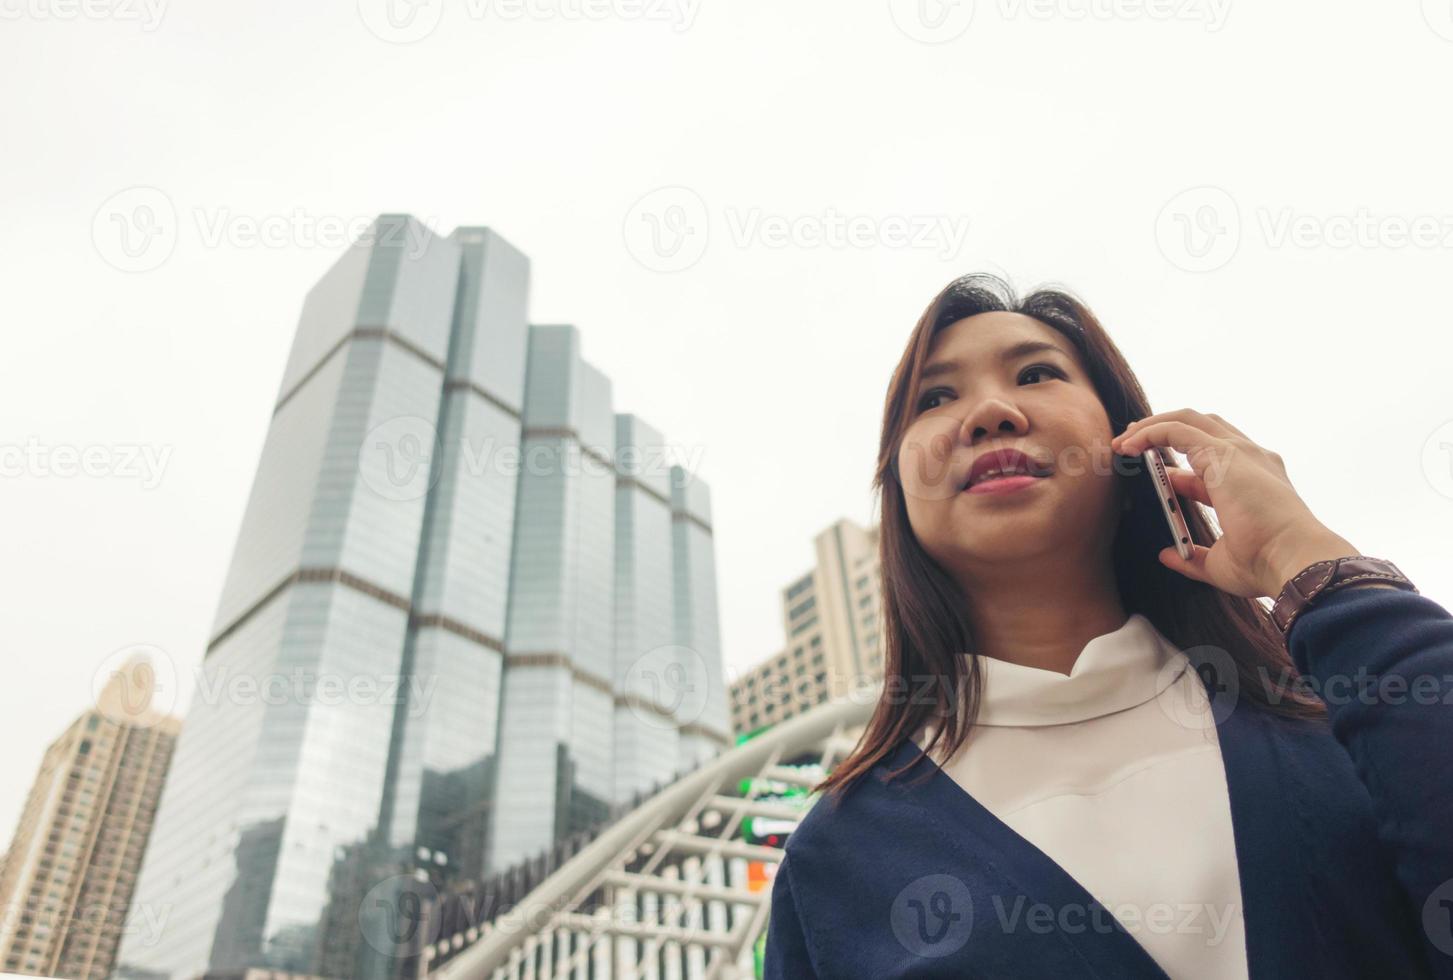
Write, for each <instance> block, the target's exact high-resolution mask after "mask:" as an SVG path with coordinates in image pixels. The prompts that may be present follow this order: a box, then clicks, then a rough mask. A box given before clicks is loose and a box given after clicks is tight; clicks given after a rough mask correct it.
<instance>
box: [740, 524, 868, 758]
mask: <svg viewBox="0 0 1453 980" xmlns="http://www.w3.org/2000/svg"><path fill="white" fill-rule="evenodd" d="M814 549H815V551H816V554H817V562H816V564H815V565H814V566H813V567H812V568H811V569H810V570H809V571H807V572H806V573H805V574H803V575H801V576H800V577H798V578H797V579H796V580H794V581H793V582H791V583H789V584H788V585H787V586H786V587H785V588H783V590H782V620H783V622H782V625H783V631H784V634H785V635H786V637H787V645H786V646H785V647H783V648H782V650H780V651H778V652H777V653H775V654H773V655H772V656H770V657H768V658H767V659H766V660H764V661H762V662H761V663H759V664H757V665H756V666H755V667H753V668H751V669H750V670H748V671H746V672H745V673H743V674H742V675H741V676H740V677H738V678H736V679H735V680H734V681H733V682H732V684H731V711H732V728H733V730H734V731H735V732H736V733H737V734H745V733H747V732H754V731H756V730H758V729H760V728H764V727H766V726H768V725H774V724H776V723H777V722H779V721H785V720H786V719H788V718H791V717H793V716H794V715H798V714H801V713H802V712H804V711H806V710H807V709H809V708H811V707H812V706H813V705H817V704H822V703H823V702H825V701H830V700H833V699H834V698H840V697H844V696H846V695H847V694H849V693H850V692H852V691H853V690H855V689H856V688H858V687H859V686H861V685H864V684H872V683H878V682H881V681H882V679H883V639H882V635H881V628H880V620H881V611H882V590H881V583H880V579H879V568H878V566H879V562H878V529H877V527H876V526H875V527H873V528H864V527H862V526H861V525H859V524H857V523H855V522H853V521H851V520H848V519H846V518H844V519H842V520H840V521H838V522H837V523H835V524H833V525H832V526H831V527H828V528H827V529H826V530H824V531H822V532H821V533H820V534H818V535H817V538H816V539H815V541H814Z"/></svg>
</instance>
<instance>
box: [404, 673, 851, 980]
mask: <svg viewBox="0 0 1453 980" xmlns="http://www.w3.org/2000/svg"><path fill="white" fill-rule="evenodd" d="M876 700H877V698H876V692H873V691H869V690H863V691H857V692H854V693H853V694H852V695H850V696H848V697H847V698H844V699H841V700H838V701H833V702H829V703H827V704H822V705H819V706H817V707H815V708H812V709H811V710H809V711H807V712H805V713H803V714H801V715H798V716H797V717H795V718H791V719H789V720H787V721H785V722H782V723H781V724H779V725H776V726H775V727H773V728H771V729H768V730H767V731H765V732H763V733H762V734H760V735H757V736H755V737H754V738H752V739H750V740H749V741H747V742H745V743H743V744H741V745H738V746H736V747H734V748H732V749H729V750H728V751H726V752H724V753H722V754H721V755H720V756H717V757H716V758H715V759H711V760H709V761H707V762H706V763H704V764H703V765H702V766H701V768H699V769H697V770H695V771H694V772H692V773H690V774H688V775H685V776H683V777H681V778H680V779H678V780H677V781H675V782H674V783H671V784H670V785H669V786H667V787H665V788H664V789H662V790H661V791H660V792H659V793H657V794H655V795H654V796H652V797H651V798H649V799H647V800H646V801H645V802H643V803H642V804H641V805H640V806H639V807H638V808H637V809H635V810H634V811H632V812H631V813H628V814H626V815H625V816H623V817H621V818H620V819H619V820H617V821H615V822H614V823H613V824H611V825H610V826H609V827H607V828H605V829H604V830H603V831H601V832H600V834H599V835H598V836H596V837H595V839H594V840H592V841H590V842H589V843H588V844H586V845H585V847H584V848H583V849H582V850H580V851H579V853H577V854H575V855H574V856H573V857H571V858H569V860H567V861H566V862H565V863H564V864H563V865H561V866H560V867H559V868H558V869H556V870H555V871H554V872H553V873H551V874H550V875H549V876H548V877H546V878H545V879H544V880H543V881H542V882H540V883H539V884H538V885H537V886H536V887H534V888H533V889H531V890H530V891H529V892H528V893H527V894H526V895H525V896H524V897H523V898H522V899H521V900H520V901H519V902H518V903H516V904H514V905H513V907H511V908H509V909H508V910H505V911H499V912H498V913H497V914H496V915H494V916H493V918H492V921H488V922H483V923H482V924H481V925H479V926H477V927H475V926H471V927H468V928H466V929H464V930H462V931H454V932H452V934H451V932H450V930H447V929H445V930H441V931H438V932H436V933H435V935H436V936H437V939H436V940H435V941H434V942H432V943H431V944H430V945H428V946H427V947H426V948H425V949H424V950H423V951H422V953H423V960H424V966H425V969H426V971H427V973H428V975H429V976H432V977H438V978H442V980H553V978H561V977H571V978H582V980H583V978H595V977H613V978H622V980H633V978H646V980H655V978H661V980H677V978H690V980H698V978H699V980H737V978H742V977H750V976H752V975H753V948H754V946H755V944H756V942H757V940H758V938H759V937H760V936H761V935H762V933H763V932H764V931H765V929H766V926H767V914H768V910H769V907H770V898H771V888H770V875H769V874H767V872H768V871H774V870H775V868H776V865H777V864H778V863H779V862H780V861H781V857H782V850H781V847H780V846H774V845H773V844H772V843H769V842H768V841H770V840H773V839H774V838H773V837H771V836H770V835H769V834H767V833H765V832H762V831H760V830H759V829H757V828H760V827H761V826H763V825H765V826H774V824H772V821H780V822H781V823H779V824H776V825H775V826H779V827H786V826H790V825H791V824H795V822H796V821H797V820H799V819H800V818H801V817H802V815H803V813H805V812H806V809H807V808H808V807H810V806H811V805H812V803H813V802H815V797H812V796H809V795H807V789H808V788H809V787H811V786H812V785H814V784H816V783H817V782H818V781H819V780H820V779H821V778H822V777H823V776H824V775H825V774H826V773H827V772H828V771H830V770H831V769H832V767H833V766H834V765H835V764H836V763H837V762H838V761H839V760H841V759H842V758H843V757H844V756H845V755H847V754H848V753H849V752H850V751H851V750H852V748H853V746H854V745H855V744H856V741H857V738H858V737H859V735H860V733H861V731H862V728H863V726H864V725H866V723H867V721H868V718H869V716H870V715H871V714H872V710H873V705H874V703H875V702H876ZM748 818H750V819H751V821H753V822H754V823H755V824H756V827H754V828H753V832H752V833H748V825H747V823H746V821H747V820H748ZM782 837H785V834H783V835H781V836H779V837H778V838H775V839H777V840H780V839H781V838H782ZM749 838H750V839H749ZM754 872H758V873H754Z"/></svg>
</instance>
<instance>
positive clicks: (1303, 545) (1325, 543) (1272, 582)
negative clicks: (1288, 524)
mask: <svg viewBox="0 0 1453 980" xmlns="http://www.w3.org/2000/svg"><path fill="white" fill-rule="evenodd" d="M1360 554H1362V552H1360V551H1358V550H1357V549H1356V548H1355V547H1354V546H1353V545H1352V542H1350V541H1348V540H1347V539H1346V538H1344V537H1342V536H1341V535H1338V534H1334V533H1333V532H1331V531H1329V530H1327V529H1326V528H1325V527H1323V528H1322V529H1321V530H1320V531H1313V532H1310V533H1303V534H1299V535H1294V536H1292V537H1291V540H1289V541H1288V542H1287V545H1286V546H1285V547H1284V548H1282V549H1279V550H1276V551H1274V552H1273V553H1272V555H1271V556H1270V558H1269V560H1268V562H1267V568H1268V569H1269V572H1268V575H1267V578H1266V579H1265V581H1264V582H1263V583H1262V587H1263V588H1264V589H1266V590H1267V591H1265V592H1263V593H1262V594H1263V595H1267V596H1271V597H1273V598H1275V597H1276V596H1278V595H1280V594H1281V590H1282V588H1283V587H1285V586H1286V584H1287V582H1289V581H1290V580H1291V579H1292V578H1293V577H1294V576H1296V575H1297V574H1298V573H1299V572H1301V571H1303V570H1304V569H1306V567H1307V566H1308V565H1314V564H1316V563H1317V562H1319V561H1331V560H1333V559H1334V558H1346V557H1348V556H1349V555H1360ZM1357 584H1361V583H1357ZM1369 584H1372V583H1369ZM1376 584H1379V585H1380V584H1381V583H1376ZM1355 587H1357V586H1356V585H1349V586H1347V588H1355ZM1384 587H1386V588H1391V586H1384Z"/></svg>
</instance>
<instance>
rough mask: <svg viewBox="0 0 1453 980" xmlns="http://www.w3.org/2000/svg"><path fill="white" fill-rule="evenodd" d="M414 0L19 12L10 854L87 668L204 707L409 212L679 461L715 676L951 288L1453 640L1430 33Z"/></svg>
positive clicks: (1059, 3)
mask: <svg viewBox="0 0 1453 980" xmlns="http://www.w3.org/2000/svg"><path fill="white" fill-rule="evenodd" d="M394 2H396V3H398V4H399V6H398V8H397V9H395V10H392V11H390V10H389V9H387V8H385V7H384V6H383V3H384V0H377V2H374V0H359V2H343V0H338V2H324V3H306V4H304V3H296V2H289V3H282V2H272V3H268V2H258V3H251V4H244V5H236V4H233V5H220V4H215V3H202V2H197V0H175V2H171V3H167V2H165V0H86V4H85V6H84V8H83V7H82V6H81V4H80V2H79V0H0V13H3V16H4V17H5V18H6V23H5V24H4V25H3V29H0V66H3V67H0V72H3V78H4V83H5V84H4V89H5V92H6V95H5V98H4V99H3V101H0V132H3V133H4V134H5V142H6V149H5V151H4V153H3V154H0V178H3V180H0V186H3V188H4V192H5V213H6V220H5V222H4V223H3V225H0V268H3V269H4V282H5V288H4V297H5V318H4V327H3V330H4V347H3V355H0V420H3V431H0V446H4V447H9V448H8V449H6V450H5V451H6V452H7V453H8V454H9V455H7V456H5V457H4V458H3V460H0V461H3V462H4V463H5V465H6V469H5V472H4V474H3V475H0V515H3V517H0V519H3V522H4V523H3V532H4V533H3V541H4V547H5V560H4V561H3V562H0V577H3V578H0V595H3V596H4V599H3V603H0V616H3V620H0V625H3V630H4V633H3V636H4V639H5V651H4V653H5V658H6V663H7V664H8V665H9V676H8V682H7V683H6V684H5V685H4V689H3V690H4V693H3V705H0V707H3V710H0V726H3V728H0V740H3V744H4V745H5V749H6V751H5V753H4V755H5V764H4V765H5V770H4V778H3V780H0V846H4V841H8V840H9V835H10V832H11V829H12V828H13V826H14V821H15V819H16V818H17V816H18V812H19V808H20V806H21V804H22V802H23V799H24V794H25V792H26V790H27V788H28V786H29V784H30V781H31V779H32V778H33V775H34V773H35V769H36V766H37V764H38V763H39V761H40V758H41V754H42V752H43V750H44V747H45V745H46V744H47V743H48V742H49V741H50V740H51V739H53V738H54V737H56V736H57V735H58V734H59V733H60V732H61V731H62V730H63V728H64V727H65V726H66V724H67V723H68V722H69V721H70V720H71V719H72V718H73V717H74V716H75V714H76V713H77V712H79V711H81V710H82V709H83V707H84V706H85V704H86V702H87V700H88V699H89V698H90V696H91V691H92V679H93V677H94V676H95V674H96V672H97V669H98V667H99V666H100V665H101V664H103V663H104V662H106V659H107V657H108V656H110V655H112V654H113V653H114V652H115V651H117V650H120V649H122V648H125V647H128V646H130V645H134V644H148V645H153V646H155V647H158V648H160V649H161V650H163V651H166V653H167V655H168V656H169V657H170V658H171V660H172V661H173V662H174V663H175V664H176V665H177V667H178V670H179V671H180V672H181V673H182V674H183V675H184V676H189V675H190V673H191V672H192V671H193V670H194V669H195V667H196V665H197V664H198V663H200V660H201V654H202V651H203V648H204V647H205V645H206V641H207V638H208V631H209V627H210V625H211V622H212V617H213V614H214V611H215V608H216V603H217V600H218V596H219V592H220V589H221V586H222V581H223V576H224V574H225V571H226V567H227V563H228V561H229V559H230V557H231V553H232V548H233V543H234V539H235V536H236V534H237V530H238V525H239V522H240V520H241V517H242V512H243V506H244V504H245V501H246V497H247V493H248V490H249V487H250V484H251V481H252V473H253V469H254V467H255V465H256V463H257V459H258V455H259V452H260V450H261V447H262V442H263V437H264V434H265V432H266V428H267V424H268V420H269V413H270V410H271V406H272V403H273V399H274V397H275V396H276V394H277V388H278V383H279V380H280V378H281V375H282V371H283V366H284V362H285V359H286V357H287V353H288V350H289V346H290V344H291V342H292V337H293V331H294V328H295V326H296V322H297V316H298V313H299V310H300V308H301V304H302V300H303V295H304V293H305V292H306V290H307V289H308V287H309V286H311V285H312V284H313V283H314V282H315V281H316V280H317V278H318V277H319V276H320V275H321V274H322V273H323V272H324V270H325V269H327V268H328V267H329V266H330V265H331V264H332V263H333V262H334V261H335V259H336V258H337V257H338V256H339V254H340V253H341V250H342V247H343V246H342V242H341V240H340V235H342V234H344V231H345V230H346V229H348V228H353V229H354V230H356V229H357V228H358V227H361V225H362V223H366V222H367V221H368V220H369V219H370V218H371V217H372V216H374V215H376V214H378V213H380V212H385V211H406V212H410V213H412V214H414V215H416V216H418V217H419V218H420V219H421V220H424V221H426V222H427V223H428V224H429V225H431V226H432V227H434V228H436V229H437V230H439V231H440V232H441V233H448V232H449V231H450V230H452V229H453V228H454V227H456V226H458V225H461V224H482V225H489V226H491V227H493V228H494V229H496V230H497V231H498V232H499V233H500V234H502V235H504V236H505V237H506V238H507V239H509V240H510V241H511V242H513V243H514V244H515V245H516V246H518V247H519V248H520V249H522V250H523V251H524V252H525V253H527V254H528V255H529V256H530V258H531V260H532V278H533V284H532V294H531V317H532V320H533V321H534V322H542V323H551V322H556V323H558V322H568V323H573V324H576V325H577V326H578V327H579V328H580V330H581V333H582V338H583V348H584V355H585V357H586V359H587V360H589V361H591V362H592V363H593V364H595V365H596V366H597V367H599V368H600V369H601V370H603V371H604V372H605V373H606V374H608V375H609V376H610V377H611V379H612V381H613V383H614V392H615V398H616V409H617V410H618V411H629V412H634V413H637V414H639V415H641V416H642V417H643V418H644V419H645V420H647V421H648V422H649V423H650V424H652V425H653V426H655V427H657V428H658V429H660V430H662V431H663V432H664V433H665V435H666V436H667V438H668V439H669V440H670V441H671V442H672V443H674V444H677V445H679V446H682V447H685V449H686V450H687V451H688V452H691V453H693V454H694V458H695V459H696V460H697V461H698V462H699V469H700V473H701V475H702V477H703V478H704V479H705V480H706V481H707V482H709V483H710V485H711V490H712V497H713V509H714V517H715V528H716V547H717V562H718V571H719V579H720V582H719V584H720V599H721V609H722V633H723V642H724V645H725V658H726V662H727V666H728V670H729V672H731V673H732V674H733V675H734V674H735V672H739V671H740V670H741V669H742V668H745V667H747V666H749V665H751V664H753V663H754V662H756V661H758V660H759V659H761V658H762V657H764V656H767V655H769V654H770V653H772V652H773V651H774V650H776V649H777V648H778V647H779V646H780V645H781V643H782V631H781V625H780V619H779V607H778V589H779V588H780V587H781V586H782V585H785V584H786V583H787V582H788V581H789V580H790V579H792V578H793V577H795V576H797V575H798V574H800V573H801V572H802V571H804V570H805V569H806V568H807V567H808V566H809V564H810V563H811V561H812V551H811V541H812V536H813V535H814V534H816V533H817V532H818V531H819V530H821V529H822V528H824V527H825V526H827V525H828V524H829V523H831V522H832V521H834V520H836V519H838V518H839V517H842V516H848V517H851V518H853V519H856V520H858V521H861V522H864V523H867V522H869V521H870V520H871V519H872V501H871V497H870V495H869V492H868V483H869V480H870V477H871V474H872V467H873V461H874V455H875V451H876V446H877V440H878V428H877V427H878V424H879V421H880V413H881V410H882V396H883V392H884V389H885V386H886V383H887V381H888V376H889V372H890V371H891V369H892V367H893V365H894V363H895V362H896V361H897V359H898V357H899V355H900V353H901V351H902V346H903V344H904V342H905V340H906V338H907V335H908V332H909V330H910V328H911V326H912V324H913V322H914V320H915V319H916V317H917V315H918V314H919V313H920V312H921V310H922V308H923V306H924V304H925V303H927V301H928V300H929V299H930V298H931V297H932V295H933V294H934V293H935V292H936V291H937V290H938V289H939V288H940V287H942V286H943V285H944V284H945V283H946V282H947V281H949V280H950V279H952V278H954V277H955V276H957V275H960V274H962V273H965V272H969V271H974V270H986V271H994V272H999V273H1002V274H1004V275H1007V276H1008V277H1010V278H1011V279H1012V281H1014V282H1015V283H1016V284H1017V285H1019V286H1021V287H1029V286H1032V285H1035V284H1037V283H1040V282H1045V281H1053V282H1058V283H1061V284H1064V285H1067V286H1069V287H1071V288H1072V289H1074V290H1076V291H1077V292H1079V293H1080V294H1081V295H1082V296H1083V297H1084V298H1085V299H1087V300H1088V301H1089V303H1090V304H1091V306H1092V308H1093V309H1094V310H1095V311H1096V312H1097V313H1098V314H1099V315H1100V316H1101V317H1102V319H1103V320H1104V322H1105V324H1106V326H1107V328H1108V329H1109V330H1110V332H1111V334H1112V335H1113V337H1114V338H1115V340H1116V341H1117V343H1118V344H1119V345H1120V347H1121V348H1122V350H1123V351H1124V352H1125V354H1126V356H1127V357H1128V358H1129V360H1130V362H1131V365H1132V367H1133V368H1134V369H1135V370H1136V371H1137V372H1138V374H1139V376H1140V379H1141V381H1142V382H1143V384H1144V386H1145V388H1146V389H1147V392H1148V393H1149V395H1150V398H1151V402H1152V405H1153V407H1154V408H1155V410H1157V411H1166V410H1169V409H1174V408H1180V407H1191V408H1196V409H1199V410H1201V411H1206V412H1216V413H1218V414H1220V415H1222V416H1224V417H1225V418H1226V419H1228V420H1229V421H1231V422H1232V423H1234V424H1236V425H1237V426H1239V427H1240V428H1241V429H1243V430H1245V431H1246V432H1247V434H1248V435H1250V436H1251V437H1252V438H1253V439H1256V440H1257V441H1258V442H1260V443H1261V444H1262V445H1264V446H1266V447H1268V448H1271V449H1274V450H1275V451H1277V452H1279V453H1281V454H1282V456H1283V457H1285V459H1286V461H1287V466H1288V471H1289V473H1290V475H1291V478H1292V480H1293V483H1294V484H1295V486H1296V488H1297V490H1298V492H1299V493H1300V494H1301V496H1302V497H1303V498H1304V499H1305V500H1306V501H1307V503H1308V504H1309V505H1310V506H1311V508H1312V510H1313V511H1314V512H1315V513H1316V515H1317V516H1318V517H1319V518H1320V519H1321V520H1322V521H1323V522H1324V523H1326V524H1327V525H1328V526H1329V527H1331V528H1332V529H1333V530H1334V531H1336V532H1337V533H1338V534H1340V535H1342V536H1343V537H1345V538H1347V539H1348V540H1350V541H1351V542H1353V544H1354V545H1356V546H1357V547H1358V548H1359V550H1361V551H1363V552H1364V553H1367V554H1373V555H1378V556H1385V557H1387V558H1390V559H1392V560H1393V561H1395V562H1396V563H1397V564H1398V565H1399V566H1400V567H1401V568H1402V569H1403V570H1404V571H1405V572H1406V573H1407V574H1408V575H1409V576H1410V577H1411V578H1412V579H1413V580H1414V582H1416V583H1417V584H1418V585H1419V586H1420V588H1421V589H1422V590H1423V592H1424V593H1425V594H1427V595H1429V596H1431V597H1433V598H1435V599H1437V600H1438V601H1440V602H1442V603H1444V604H1445V605H1449V604H1450V603H1453V572H1450V570H1449V564H1448V560H1447V559H1448V545H1449V543H1450V541H1453V534H1450V530H1453V399H1450V395H1449V391H1450V385H1449V380H1448V372H1449V355H1450V354H1453V341H1450V339H1449V337H1450V329H1453V313H1450V304H1449V302H1448V299H1447V283H1448V281H1449V275H1450V271H1453V183H1450V181H1449V179H1448V161H1449V159H1450V155H1453V137H1450V135H1449V129H1448V127H1447V125H1446V118H1445V117H1446V94H1447V93H1448V92H1449V91H1450V90H1453V11H1450V9H1449V6H1448V4H1447V3H1432V2H1429V3H1424V4H1422V5H1421V6H1420V5H1419V2H1418V0H1398V2H1395V3H1388V4H1377V5H1353V4H1346V3H1344V4H1326V3H1312V2H1298V3H1279V4H1275V5H1269V4H1249V3H1230V2H1227V0H1202V2H1191V0H1163V2H1162V0H1146V2H1136V3H1132V2H1130V0H1123V2H1098V3H1093V4H1092V3H1089V2H1087V0H1036V2H1031V0H1023V2H1019V0H990V2H986V0H979V2H978V3H977V4H970V3H967V2H964V0H958V2H957V3H953V2H948V3H942V2H940V0H923V2H922V3H916V2H907V3H901V4H900V3H896V2H888V0H871V2H868V3H863V4H843V3H829V2H826V0H813V2H804V0H797V2H792V3H776V2H772V3H769V2H764V0H747V2H743V0H734V2H732V3H724V2H720V0H699V2H698V0H691V2H687V0H674V2H660V0H635V2H632V0H530V2H528V3H527V2H525V0H513V2H511V0H424V2H423V3H421V4H418V5H417V6H415V7H413V8H409V7H407V6H406V5H405V4H404V0H394ZM849 219H851V220H849ZM126 221H130V222H131V224H130V226H128V225H127V224H126V223H125V222H126ZM150 232H154V233H155V234H151V235H150V237H147V238H144V239H143V238H141V237H137V236H141V235H144V234H148V233H150ZM124 235H131V236H133V237H131V238H130V239H125V238H123V236H124ZM143 245H144V247H143ZM98 447H99V448H98ZM20 450H24V451H25V452H24V455H23V456H22V455H17V454H18V453H19V452H20ZM83 469H84V470H89V471H90V472H89V474H88V473H86V472H75V471H79V470H83ZM58 471H62V472H58ZM67 473H69V475H66V474H67ZM184 701H185V697H184V698H183V702H184ZM183 706H184V704H183V703H179V704H178V705H177V707H178V708H179V709H180V708H181V707H183Z"/></svg>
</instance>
